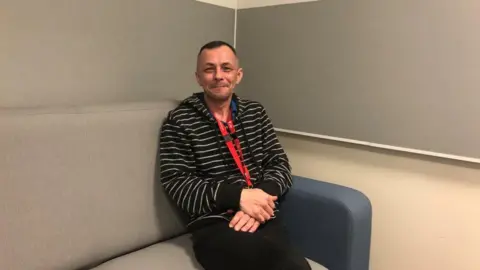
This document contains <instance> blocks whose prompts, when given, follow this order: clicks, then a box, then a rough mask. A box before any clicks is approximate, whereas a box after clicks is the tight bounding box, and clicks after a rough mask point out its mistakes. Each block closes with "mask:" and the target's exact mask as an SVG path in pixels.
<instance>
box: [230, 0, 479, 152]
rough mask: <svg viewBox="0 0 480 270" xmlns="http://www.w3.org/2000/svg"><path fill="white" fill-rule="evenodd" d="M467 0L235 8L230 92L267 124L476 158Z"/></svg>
mask: <svg viewBox="0 0 480 270" xmlns="http://www.w3.org/2000/svg"><path fill="white" fill-rule="evenodd" d="M479 8H480V6H479V5H478V1H477V0H459V1H447V0H424V1H414V0H407V1H405V0H391V1H384V0H363V1H355V0H325V1H319V2H311V3H302V4H292V5H283V6H274V7H264V8H254V9H246V10H240V11H239V14H238V30H237V31H238V32H237V33H238V36H237V40H238V43H237V47H238V50H239V54H240V57H241V63H242V65H243V67H244V68H245V77H244V81H243V82H242V85H241V86H240V88H239V92H241V94H242V95H243V96H245V97H247V98H252V99H255V100H259V101H260V102H262V103H263V104H264V105H265V106H266V108H267V111H268V112H269V114H270V116H271V118H272V120H273V122H274V125H275V126H276V127H277V128H284V129H290V130H295V131H303V132H308V133H314V134H321V135H328V136H334V137H340V138H347V139H354V140H361V141H367V142H373V143H380V144H386V145H393V146H400V147H407V148H414V149H420V150H427V151H433V152H440V153H446V154H454V155H460V156H467V157H474V158H480V120H479V117H480V49H479V48H480V35H479V33H480V32H479V27H480V16H478V14H479V11H480V10H479Z"/></svg>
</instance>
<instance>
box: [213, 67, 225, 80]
mask: <svg viewBox="0 0 480 270" xmlns="http://www.w3.org/2000/svg"><path fill="white" fill-rule="evenodd" d="M223 78H224V74H223V72H222V70H221V69H217V70H216V71H215V80H218V81H220V80H222V79H223Z"/></svg>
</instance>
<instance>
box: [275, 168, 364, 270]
mask: <svg viewBox="0 0 480 270" xmlns="http://www.w3.org/2000/svg"><path fill="white" fill-rule="evenodd" d="M293 181H294V182H293V187H292V188H291V189H290V191H289V192H288V194H287V195H286V196H285V197H284V201H283V202H282V204H281V208H282V213H283V215H284V221H285V224H286V226H287V229H288V230H289V233H290V237H291V238H292V241H293V243H294V245H295V246H296V247H298V248H299V250H300V251H301V252H303V254H304V256H305V257H307V258H309V259H311V260H313V261H316V262H318V263H320V264H322V265H323V266H325V267H327V268H328V269H329V270H368V267H369V261H370V239H371V226H372V206H371V204H370V201H369V199H368V198H367V197H366V196H365V195H364V194H362V193H360V192H359V191H356V190H354V189H351V188H347V187H343V186H339V185H335V184H330V183H325V182H321V181H317V180H312V179H307V178H303V177H298V176H294V178H293Z"/></svg>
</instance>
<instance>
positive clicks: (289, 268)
mask: <svg viewBox="0 0 480 270" xmlns="http://www.w3.org/2000/svg"><path fill="white" fill-rule="evenodd" d="M192 235H193V249H194V252H195V257H196V259H197V261H198V262H199V263H200V264H201V265H202V267H203V268H205V270H237V269H239V270H240V269H241V270H257V269H258V270H311V268H310V266H309V264H308V262H307V261H306V259H305V258H304V257H303V256H302V255H301V254H299V253H298V251H297V250H295V248H294V247H293V246H292V245H291V243H290V241H289V239H288V234H287V230H286V228H285V226H284V225H283V223H282V222H281V219H280V218H279V217H277V218H276V219H273V220H270V221H268V222H267V223H265V224H264V225H261V226H260V227H259V229H258V230H257V231H256V232H254V233H248V232H237V231H235V230H234V229H232V228H230V227H229V226H228V221H227V220H218V221H216V222H215V223H213V224H210V225H207V226H206V227H203V228H201V229H199V230H197V231H194V232H193V233H192Z"/></svg>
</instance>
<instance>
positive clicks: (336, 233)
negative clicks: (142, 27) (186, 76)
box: [0, 101, 372, 270]
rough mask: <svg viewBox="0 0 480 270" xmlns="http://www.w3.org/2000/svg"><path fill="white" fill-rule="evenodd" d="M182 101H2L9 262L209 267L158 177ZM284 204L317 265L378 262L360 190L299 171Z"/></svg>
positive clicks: (363, 268) (0, 238) (356, 268)
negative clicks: (7, 105) (167, 129)
mask: <svg viewBox="0 0 480 270" xmlns="http://www.w3.org/2000/svg"><path fill="white" fill-rule="evenodd" d="M174 106H175V103H173V102H168V101H165V102H152V103H129V104H110V105H102V106H84V107H68V108H66V107H64V108H58V107H57V108H36V109H8V110H7V109H0V153H1V156H0V218H1V219H0V269H2V270H30V269H31V270H43V269H97V270H133V269H135V270H139V269H140V270H150V269H151V270H154V269H155V270H160V269H185V270H187V269H201V268H200V267H199V266H198V264H197V263H196V261H195V259H194V257H193V254H192V250H191V247H190V246H191V242H190V236H189V235H188V233H186V230H185V220H184V218H183V215H182V214H181V213H179V211H178V210H177V208H176V207H175V206H174V205H173V204H172V203H171V201H170V200H169V199H168V198H167V197H166V196H165V194H164V193H163V190H162V187H161V185H160V184H159V182H158V180H156V177H157V175H158V171H157V172H156V170H155V168H157V166H156V155H157V154H158V153H157V145H158V133H159V129H160V126H161V123H162V121H163V118H164V117H165V115H166V113H167V111H168V110H170V109H172V108H173V107H174ZM282 205H283V206H282V208H283V209H282V211H284V213H285V214H286V216H287V221H286V222H287V223H288V224H287V225H288V227H289V228H290V231H291V235H292V239H293V240H294V242H295V243H296V244H297V245H298V247H299V248H300V249H301V250H302V251H303V252H304V254H305V256H306V257H307V258H308V259H309V260H310V263H311V265H312V268H313V269H314V270H315V269H325V268H324V267H326V268H328V269H331V270H367V269H368V265H369V250H370V231H371V215H372V213H371V205H370V203H369V200H368V199H367V198H366V197H365V196H364V195H362V194H361V193H360V192H358V191H355V190H352V189H350V188H346V187H341V186H337V185H332V184H328V183H325V182H320V181H316V180H311V179H305V178H302V177H295V179H294V187H293V188H292V190H291V191H290V192H289V194H288V195H287V198H286V200H285V202H284V203H283V204H282ZM322 265H323V266H322Z"/></svg>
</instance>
